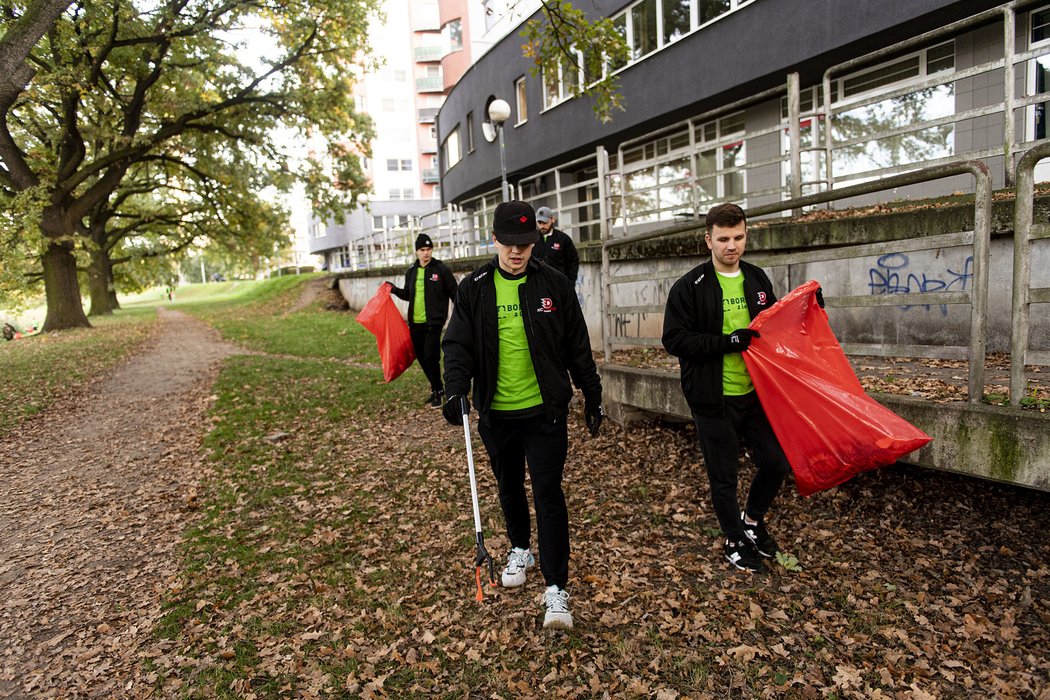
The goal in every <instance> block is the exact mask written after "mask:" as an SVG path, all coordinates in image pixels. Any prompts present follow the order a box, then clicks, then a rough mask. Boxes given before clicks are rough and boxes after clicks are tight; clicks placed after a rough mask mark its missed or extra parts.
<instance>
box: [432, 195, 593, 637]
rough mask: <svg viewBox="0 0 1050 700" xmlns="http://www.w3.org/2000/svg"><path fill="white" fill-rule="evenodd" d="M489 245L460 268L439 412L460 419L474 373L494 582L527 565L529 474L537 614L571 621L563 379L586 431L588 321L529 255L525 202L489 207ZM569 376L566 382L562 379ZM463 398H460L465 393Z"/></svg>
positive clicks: (589, 410)
mask: <svg viewBox="0 0 1050 700" xmlns="http://www.w3.org/2000/svg"><path fill="white" fill-rule="evenodd" d="M492 229H493V235H494V237H495V239H496V257H495V258H493V259H492V260H490V261H489V262H487V263H486V264H485V265H483V266H481V267H480V268H478V269H477V270H475V271H474V272H472V273H471V274H469V275H468V276H466V277H464V278H463V282H462V284H460V287H459V294H458V295H457V298H456V308H455V309H454V311H453V312H452V320H451V321H449V324H448V332H447V333H446V334H445V340H444V342H443V343H442V344H441V347H442V349H443V350H444V351H445V386H446V388H447V389H448V393H449V396H448V400H447V401H446V402H445V406H444V410H443V413H444V416H445V419H446V420H447V421H448V422H449V423H451V424H453V425H462V424H463V406H464V405H465V406H466V409H467V411H469V410H470V403H469V401H468V400H467V398H466V397H467V394H468V392H470V389H471V383H473V387H474V393H473V399H474V405H475V407H476V408H477V409H478V433H479V434H480V435H481V439H482V441H483V442H484V444H485V450H486V451H487V452H488V455H489V459H490V461H491V462H492V473H493V474H494V475H495V477H496V483H497V484H498V485H499V500H500V506H501V507H502V509H503V517H504V519H505V520H506V524H507V537H508V538H509V539H510V544H511V550H510V552H509V553H508V555H507V565H506V567H505V568H504V569H503V575H502V581H503V585H504V586H506V587H508V588H513V587H517V586H522V585H524V583H525V571H526V570H527V569H528V568H530V567H532V566H533V565H535V563H536V559H535V557H534V556H533V554H532V551H531V550H530V547H529V543H530V539H531V531H532V528H531V524H530V522H529V503H528V498H527V496H526V493H525V468H526V464H527V465H528V470H529V475H530V477H531V479H532V495H533V503H534V506H535V509H536V529H537V534H538V539H539V546H540V570H541V571H542V572H543V578H544V581H545V582H546V586H547V588H546V591H545V592H544V605H545V607H546V612H545V614H544V618H543V626H544V627H547V628H552V629H571V628H572V613H571V612H570V611H569V594H568V592H567V591H566V590H565V589H566V585H567V584H568V581H569V513H568V509H567V508H566V505H565V493H564V491H563V490H562V477H563V474H564V471H565V458H566V455H567V452H568V444H569V436H568V424H567V414H568V410H569V400H570V399H571V398H572V394H573V389H572V384H575V385H576V387H577V388H579V389H581V390H582V391H583V396H584V401H585V408H584V416H585V419H586V424H587V428H588V430H589V431H590V433H591V435H592V436H595V435H597V434H598V428H599V427H600V426H601V423H602V417H603V416H604V413H603V411H602V385H601V379H599V377H598V372H597V369H596V368H595V365H594V358H593V356H592V355H591V343H590V338H589V337H588V335H587V324H586V322H585V321H584V319H583V311H582V309H581V308H580V302H579V299H578V298H577V297H576V292H575V290H574V289H573V287H572V285H571V284H570V283H569V281H568V280H567V279H566V277H565V276H564V275H562V274H559V273H557V272H554V271H553V270H552V269H551V268H550V267H548V266H547V265H541V264H539V263H538V262H537V261H536V260H534V259H532V251H533V246H534V245H536V243H537V241H538V240H539V232H538V231H537V229H536V214H535V213H534V212H533V210H532V207H531V206H530V205H528V204H526V203H525V202H518V201H511V202H503V203H502V204H500V205H499V206H497V207H496V211H495V214H494V216H493V224H492ZM570 377H571V379H572V384H570V383H569V379H570ZM464 402H465V403H464Z"/></svg>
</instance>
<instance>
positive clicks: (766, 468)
mask: <svg viewBox="0 0 1050 700" xmlns="http://www.w3.org/2000/svg"><path fill="white" fill-rule="evenodd" d="M704 240H705V241H706V242H707V247H708V248H709V249H710V250H711V260H709V261H708V262H705V263H702V264H701V265H698V266H697V267H695V268H693V269H692V270H690V271H689V272H687V273H686V274H685V275H684V276H683V277H682V278H681V279H679V280H678V281H677V282H676V283H675V284H674V286H673V287H672V288H671V291H670V293H669V294H668V297H667V305H666V308H665V310H664V331H663V345H664V348H666V349H667V352H669V353H670V354H672V355H674V356H676V357H677V358H678V362H679V364H680V365H681V371H682V380H681V381H682V391H683V392H684V393H685V398H686V401H687V403H688V404H689V408H690V410H691V411H692V414H693V421H694V422H695V423H696V430H697V434H698V436H699V439H700V449H701V452H702V453H703V456H704V465H705V466H706V468H707V478H708V481H709V482H710V485H711V500H712V502H713V504H714V510H715V514H716V515H717V517H718V524H719V526H720V527H721V529H722V535H723V537H724V542H723V547H722V549H723V552H724V554H725V558H726V559H727V560H728V561H729V563H731V564H732V565H733V566H735V567H736V568H738V569H742V570H748V571H762V570H763V569H764V568H765V567H764V565H763V563H762V557H773V556H774V555H776V553H777V551H778V547H777V543H776V540H774V539H773V537H772V536H771V535H770V534H769V531H768V530H767V529H766V524H765V517H766V513H767V512H768V511H769V508H770V506H771V505H772V503H773V500H774V498H776V495H777V492H778V491H779V490H780V487H781V485H782V484H783V482H784V478H785V477H786V476H787V474H788V472H789V471H790V465H789V464H788V460H787V457H786V456H785V455H784V451H783V449H781V447H780V443H779V442H778V441H777V438H776V435H774V434H773V429H772V428H771V427H770V425H769V421H768V419H767V418H766V414H765V411H764V410H763V409H762V404H761V403H759V400H758V397H757V396H756V394H755V388H754V386H753V385H752V383H751V377H750V375H749V374H748V371H747V366H746V365H745V364H744V358H743V357H742V355H741V353H743V352H745V351H746V350H747V348H748V346H749V345H750V344H751V340H752V339H753V338H758V337H759V334H758V333H757V332H756V331H752V330H750V329H749V328H748V327H747V326H748V325H749V324H750V323H751V319H753V318H754V317H755V316H757V315H758V314H759V313H761V312H762V311H765V310H766V309H768V308H770V307H771V306H772V305H773V304H774V303H775V302H776V300H777V297H776V295H775V294H774V293H773V285H772V283H770V281H769V277H767V276H766V273H765V272H763V271H762V269H761V268H759V267H756V266H754V265H751V264H750V263H747V262H744V261H743V260H741V257H742V256H743V255H744V249H745V248H746V246H747V220H746V217H745V215H744V211H743V210H742V209H741V208H740V207H738V206H737V205H735V204H728V203H727V204H719V205H717V206H715V207H712V209H711V210H710V211H709V212H708V213H707V234H706V235H705V236H704ZM818 301H819V302H821V306H823V298H822V297H821V296H820V293H819V291H818ZM741 439H742V440H743V442H744V443H745V444H746V445H747V447H748V448H749V450H750V452H751V456H752V459H753V461H754V463H755V468H756V472H755V477H754V479H753V480H752V482H751V487H750V490H749V492H748V496H747V502H746V504H745V506H744V509H743V510H741V509H740V506H739V503H738V500H737V481H738V470H739V458H740V448H739V441H740V440H741Z"/></svg>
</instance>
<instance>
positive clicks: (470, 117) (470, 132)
mask: <svg viewBox="0 0 1050 700" xmlns="http://www.w3.org/2000/svg"><path fill="white" fill-rule="evenodd" d="M473 152H474V113H473V112H467V153H473Z"/></svg>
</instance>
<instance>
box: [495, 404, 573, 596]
mask: <svg viewBox="0 0 1050 700" xmlns="http://www.w3.org/2000/svg"><path fill="white" fill-rule="evenodd" d="M478 433H479V434H480V435H481V440H482V442H484V443H485V449H486V451H488V454H489V459H490V460H491V461H492V473H493V474H494V475H495V476H496V483H497V484H499V501H500V505H501V506H502V507H503V517H504V519H505V520H506V522H507V537H508V538H509V539H510V543H511V546H513V547H521V548H522V549H527V548H528V547H529V541H530V535H531V532H532V529H531V525H530V521H529V502H528V497H527V496H526V494H525V466H526V463H527V464H528V468H529V478H530V479H531V480H532V499H533V504H534V506H535V508H536V531H537V535H538V537H537V539H538V540H539V546H540V571H542V572H543V578H544V580H545V581H546V582H547V585H548V586H553V585H556V586H559V587H561V588H565V586H566V584H567V583H568V582H569V512H568V509H567V508H566V507H565V492H564V491H562V487H561V480H562V475H563V473H564V471H565V455H566V453H567V451H568V448H569V438H568V429H567V427H566V423H565V417H564V416H563V417H562V418H559V419H558V420H557V421H555V422H550V421H549V420H547V419H546V418H545V417H543V416H536V417H533V418H509V419H503V418H499V417H494V416H493V415H492V414H490V415H489V416H487V417H486V419H483V420H481V421H479V423H478Z"/></svg>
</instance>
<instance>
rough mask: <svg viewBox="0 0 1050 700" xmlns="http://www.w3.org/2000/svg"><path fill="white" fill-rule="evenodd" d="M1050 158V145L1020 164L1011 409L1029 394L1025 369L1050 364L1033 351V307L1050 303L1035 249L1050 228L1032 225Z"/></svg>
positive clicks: (1037, 148) (1042, 354) (1044, 355)
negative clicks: (1035, 272) (1037, 272)
mask: <svg viewBox="0 0 1050 700" xmlns="http://www.w3.org/2000/svg"><path fill="white" fill-rule="evenodd" d="M1044 158H1050V143H1042V144H1039V145H1038V146H1035V147H1034V148H1032V149H1031V150H1029V151H1028V152H1027V153H1025V154H1024V155H1023V156H1022V157H1021V158H1020V160H1019V161H1018V163H1017V189H1016V199H1015V200H1014V261H1013V273H1014V277H1013V298H1012V304H1011V307H1012V317H1011V321H1012V323H1011V330H1010V405H1011V406H1020V405H1021V397H1023V396H1024V394H1025V391H1026V390H1027V388H1028V387H1027V382H1026V378H1025V365H1026V364H1028V363H1032V364H1042V365H1048V364H1050V352H1047V351H1045V350H1044V351H1036V350H1032V349H1031V348H1030V347H1029V339H1030V331H1031V325H1030V324H1031V316H1030V309H1031V305H1032V304H1047V303H1050V287H1032V247H1033V244H1034V243H1035V241H1037V240H1046V239H1050V224H1034V223H1032V210H1033V209H1034V208H1035V202H1034V196H1035V166H1036V164H1037V163H1038V162H1039V161H1041V160H1043V159H1044Z"/></svg>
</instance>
